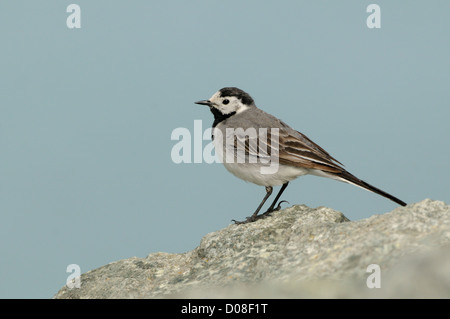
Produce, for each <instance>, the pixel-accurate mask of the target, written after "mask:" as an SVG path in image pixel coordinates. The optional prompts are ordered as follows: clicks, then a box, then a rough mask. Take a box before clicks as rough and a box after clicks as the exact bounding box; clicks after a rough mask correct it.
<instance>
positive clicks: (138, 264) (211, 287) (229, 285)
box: [55, 199, 450, 298]
mask: <svg viewBox="0 0 450 319" xmlns="http://www.w3.org/2000/svg"><path fill="white" fill-rule="evenodd" d="M372 264H376V265H378V266H379V269H380V271H379V277H378V278H379V279H380V280H379V281H377V282H379V283H380V284H381V287H380V288H372V289H370V288H368V286H367V283H366V282H367V280H368V277H369V276H371V275H372V272H368V271H367V268H368V266H369V265H372ZM302 297H303V298H336V297H337V298H384V297H387V298H427V297H432V298H450V207H449V206H448V205H446V204H445V203H444V202H441V201H433V200H430V199H426V200H423V201H421V202H419V203H416V204H411V205H408V206H406V207H399V208H396V209H395V210H393V211H392V212H389V213H386V214H382V215H374V216H372V217H370V218H367V219H363V220H358V221H349V220H348V219H347V218H346V217H345V216H344V215H343V214H342V213H340V212H337V211H335V210H333V209H330V208H325V207H318V208H309V207H307V206H304V205H298V206H293V207H291V208H287V209H284V210H281V211H279V212H275V213H273V215H272V216H271V217H268V218H266V219H263V220H259V221H257V222H254V223H251V224H245V225H234V224H232V225H229V226H228V227H226V228H224V229H222V230H219V231H216V232H213V233H210V234H207V235H206V236H204V237H203V238H202V240H201V242H200V245H199V246H198V247H197V248H195V249H194V250H192V251H189V252H186V253H182V254H168V253H153V254H150V255H149V256H147V257H145V258H137V257H133V258H129V259H124V260H120V261H117V262H113V263H110V264H108V265H105V266H103V267H100V268H97V269H94V270H92V271H89V272H87V273H85V274H83V275H82V276H81V288H72V289H69V288H68V287H66V286H65V287H63V288H62V289H61V290H60V291H59V292H58V293H57V294H56V295H55V298H302Z"/></svg>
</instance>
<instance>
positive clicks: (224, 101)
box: [222, 99, 230, 105]
mask: <svg viewBox="0 0 450 319" xmlns="http://www.w3.org/2000/svg"><path fill="white" fill-rule="evenodd" d="M222 103H223V104H225V105H227V104H228V103H230V100H228V99H225V100H223V101H222Z"/></svg>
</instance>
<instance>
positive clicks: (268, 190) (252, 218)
mask: <svg viewBox="0 0 450 319" xmlns="http://www.w3.org/2000/svg"><path fill="white" fill-rule="evenodd" d="M272 191H273V188H272V186H266V196H264V198H263V200H262V201H261V203H260V204H259V206H258V208H257V209H256V210H255V212H254V213H253V215H252V216H250V217H247V219H246V220H244V221H242V222H238V221H236V220H234V219H233V220H232V221H233V222H234V223H235V224H238V225H239V224H247V223H251V222H254V221H255V220H257V219H259V218H261V216H262V215H260V216H258V213H259V211H260V210H261V207H263V205H264V203H265V202H266V200H267V199H268V198H269V197H270V195H271V194H272Z"/></svg>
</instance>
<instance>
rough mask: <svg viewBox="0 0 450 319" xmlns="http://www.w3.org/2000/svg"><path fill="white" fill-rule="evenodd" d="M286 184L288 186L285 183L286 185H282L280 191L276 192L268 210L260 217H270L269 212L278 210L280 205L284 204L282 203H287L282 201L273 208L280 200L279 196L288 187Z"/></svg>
mask: <svg viewBox="0 0 450 319" xmlns="http://www.w3.org/2000/svg"><path fill="white" fill-rule="evenodd" d="M288 184H289V182H286V183H284V184H283V186H282V187H281V189H280V191H279V192H278V194H277V196H276V197H275V200H274V201H273V203H272V205H270V207H269V209H268V210H267V211H266V212H265V213H263V214H261V216H267V215H270V213H271V212H274V211H277V210H280V208H281V203H284V202H286V203H287V201H285V200H282V201H281V202H279V203H278V206H277V207H276V208H275V205H276V204H277V201H278V200H279V199H280V196H281V194H283V192H284V190H285V189H286V187H287V186H288Z"/></svg>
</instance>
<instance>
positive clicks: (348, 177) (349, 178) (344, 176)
mask: <svg viewBox="0 0 450 319" xmlns="http://www.w3.org/2000/svg"><path fill="white" fill-rule="evenodd" d="M332 175H334V176H335V177H334V178H336V179H339V180H341V181H343V182H347V183H350V184H353V185H356V186H359V187H362V188H364V189H367V190H369V191H371V192H374V193H376V194H378V195H381V196H384V197H386V198H389V199H390V200H391V201H394V202H396V203H397V204H399V205H402V206H406V203H405V202H404V201H402V200H400V199H398V198H397V197H394V196H392V195H391V194H388V193H386V192H385V191H382V190H381V189H379V188H376V187H375V186H372V185H370V184H369V183H366V182H365V181H363V180H360V179H359V178H357V177H356V176H354V175H352V174H350V173H349V172H347V171H343V172H341V173H333V174H332Z"/></svg>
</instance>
